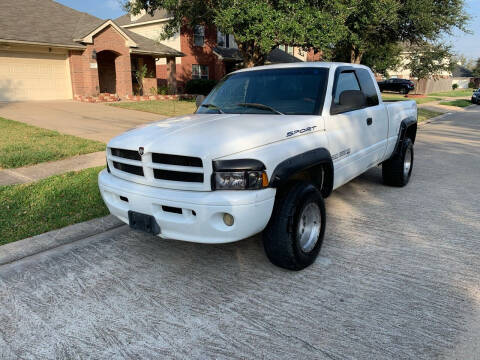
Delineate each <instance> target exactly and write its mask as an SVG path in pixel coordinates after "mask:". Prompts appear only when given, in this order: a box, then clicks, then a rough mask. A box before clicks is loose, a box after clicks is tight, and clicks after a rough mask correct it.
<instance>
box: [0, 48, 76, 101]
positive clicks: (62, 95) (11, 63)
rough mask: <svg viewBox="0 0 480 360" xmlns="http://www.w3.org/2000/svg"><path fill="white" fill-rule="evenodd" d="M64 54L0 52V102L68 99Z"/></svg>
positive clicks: (69, 85) (70, 92) (67, 73)
mask: <svg viewBox="0 0 480 360" xmlns="http://www.w3.org/2000/svg"><path fill="white" fill-rule="evenodd" d="M71 86H72V85H71V82H70V74H69V67H68V62H67V55H66V54H34V53H21V52H18V53H15V52H7V51H0V101H20V100H60V99H71V98H72V88H71Z"/></svg>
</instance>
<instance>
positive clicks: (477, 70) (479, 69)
mask: <svg viewBox="0 0 480 360" xmlns="http://www.w3.org/2000/svg"><path fill="white" fill-rule="evenodd" d="M472 73H473V76H474V77H478V78H480V58H478V59H477V62H476V64H475V67H474V68H473V69H472Z"/></svg>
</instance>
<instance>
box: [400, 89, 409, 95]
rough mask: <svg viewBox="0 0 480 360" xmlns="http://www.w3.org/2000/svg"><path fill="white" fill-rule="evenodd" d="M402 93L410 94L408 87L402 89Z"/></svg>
mask: <svg viewBox="0 0 480 360" xmlns="http://www.w3.org/2000/svg"><path fill="white" fill-rule="evenodd" d="M400 93H401V94H404V95H407V94H408V89H407V88H406V87H404V88H401V89H400Z"/></svg>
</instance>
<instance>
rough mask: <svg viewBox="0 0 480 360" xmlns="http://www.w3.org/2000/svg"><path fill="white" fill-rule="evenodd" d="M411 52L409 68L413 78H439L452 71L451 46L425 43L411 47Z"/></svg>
mask: <svg viewBox="0 0 480 360" xmlns="http://www.w3.org/2000/svg"><path fill="white" fill-rule="evenodd" d="M409 51H410V61H409V63H408V65H407V67H408V69H409V70H410V72H411V76H412V77H416V78H418V79H427V78H430V77H432V78H437V77H438V76H440V74H441V73H442V72H445V71H452V68H453V63H452V61H451V56H452V55H451V52H450V46H446V45H442V44H429V43H423V44H420V45H414V46H411V47H410V48H409Z"/></svg>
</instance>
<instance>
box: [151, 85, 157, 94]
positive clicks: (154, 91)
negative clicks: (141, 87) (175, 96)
mask: <svg viewBox="0 0 480 360" xmlns="http://www.w3.org/2000/svg"><path fill="white" fill-rule="evenodd" d="M149 91H150V95H157V94H158V89H157V88H156V87H155V86H152V87H151V88H150V90H149Z"/></svg>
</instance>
